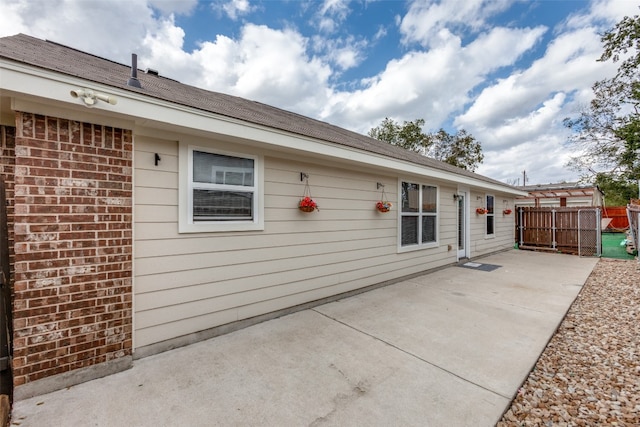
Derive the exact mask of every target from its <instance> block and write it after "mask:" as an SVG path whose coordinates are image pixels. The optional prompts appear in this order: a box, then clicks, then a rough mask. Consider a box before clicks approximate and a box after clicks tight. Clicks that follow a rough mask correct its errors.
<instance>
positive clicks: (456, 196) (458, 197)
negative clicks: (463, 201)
mask: <svg viewBox="0 0 640 427" xmlns="http://www.w3.org/2000/svg"><path fill="white" fill-rule="evenodd" d="M460 197H461V196H460V195H459V194H458V193H453V201H454V202H457V201H458V199H460Z"/></svg>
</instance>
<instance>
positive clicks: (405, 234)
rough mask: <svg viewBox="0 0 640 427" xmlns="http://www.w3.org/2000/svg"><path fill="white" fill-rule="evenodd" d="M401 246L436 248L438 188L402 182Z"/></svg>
mask: <svg viewBox="0 0 640 427" xmlns="http://www.w3.org/2000/svg"><path fill="white" fill-rule="evenodd" d="M400 198H401V201H400V206H401V209H400V217H401V218H400V236H401V237H400V246H402V247H409V246H414V245H415V246H418V247H419V246H425V245H428V246H434V245H436V244H437V242H438V187H434V186H430V185H423V184H419V183H413V182H405V181H403V182H402V186H401V189H400Z"/></svg>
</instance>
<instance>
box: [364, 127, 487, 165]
mask: <svg viewBox="0 0 640 427" xmlns="http://www.w3.org/2000/svg"><path fill="white" fill-rule="evenodd" d="M422 126H424V119H416V120H414V121H409V122H407V121H405V122H404V123H403V124H402V125H400V124H399V123H397V122H396V121H394V120H393V119H390V118H388V117H387V118H385V119H384V120H383V121H382V123H380V125H379V126H377V127H375V128H372V129H371V130H369V136H370V137H372V138H375V139H378V140H380V141H384V142H388V143H389V144H391V145H397V146H399V147H402V148H405V149H407V150H411V151H416V152H418V153H420V154H422V155H424V156H428V157H432V158H434V159H436V160H440V161H443V162H445V163H449V164H451V165H454V166H457V167H460V168H463V169H467V170H470V171H474V170H475V169H476V168H477V167H478V165H479V164H480V163H482V160H483V159H484V155H483V154H482V146H481V144H480V142H479V141H477V140H476V139H475V138H474V137H473V136H472V135H471V134H469V133H467V131H465V130H464V129H461V130H459V131H458V132H456V134H455V135H451V134H449V133H447V132H446V131H445V130H444V129H440V130H439V131H438V132H435V133H430V134H426V133H424V132H423V130H422Z"/></svg>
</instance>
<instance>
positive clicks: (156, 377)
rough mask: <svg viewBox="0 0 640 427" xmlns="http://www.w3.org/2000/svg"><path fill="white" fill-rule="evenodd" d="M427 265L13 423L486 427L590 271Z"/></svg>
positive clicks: (95, 386) (38, 402) (22, 414)
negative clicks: (388, 283)
mask: <svg viewBox="0 0 640 427" xmlns="http://www.w3.org/2000/svg"><path fill="white" fill-rule="evenodd" d="M475 261H476V262H478V263H482V264H484V265H485V266H487V265H488V266H499V267H498V268H495V269H494V270H492V271H483V270H482V269H481V268H482V267H476V268H466V267H465V268H462V267H459V266H454V267H449V268H446V269H442V270H438V271H435V272H432V273H429V274H426V275H423V276H420V277H416V278H413V279H410V280H406V281H403V282H400V283H397V284H395V285H391V286H387V287H384V288H380V289H376V290H373V291H370V292H366V293H363V294H359V295H356V296H352V297H349V298H346V299H343V300H340V301H337V302H333V303H328V304H324V305H321V306H317V307H315V308H313V309H308V310H304V311H300V312H297V313H294V314H291V315H288V316H284V317H281V318H278V319H274V320H270V321H267V322H264V323H261V324H258V325H255V326H252V327H249V328H246V329H243V330H240V331H236V332H233V333H230V334H227V335H223V336H220V337H217V338H213V339H210V340H207V341H203V342H200V343H197V344H193V345H190V346H187V347H183V348H179V349H176V350H172V351H168V352H165V353H162V354H158V355H154V356H150V357H146V358H143V359H140V360H137V361H136V362H135V363H134V367H133V368H132V369H130V370H128V371H125V372H121V373H118V374H115V375H111V376H109V377H105V378H102V379H98V380H94V381H90V382H87V383H84V384H80V385H77V386H75V387H71V388H69V389H65V390H60V391H56V392H53V393H49V394H46V395H42V396H36V397H34V398H31V399H26V400H22V401H18V402H15V404H14V408H13V418H12V422H13V423H14V424H15V425H20V426H22V427H25V426H52V425H58V426H154V427H156V426H213V425H220V426H323V425H326V426H390V425H403V426H448V427H449V426H474V427H477V426H493V425H494V424H495V423H496V422H497V421H498V419H499V418H500V416H501V415H502V413H503V411H504V410H505V409H506V408H507V406H508V405H509V403H510V401H511V398H512V397H513V395H514V394H515V393H516V391H517V389H518V387H519V386H520V384H521V383H522V381H523V380H524V379H525V378H526V376H527V374H528V372H529V371H530V369H531V367H532V366H533V365H534V364H535V362H536V360H537V358H538V356H539V355H540V353H541V352H542V350H543V349H544V347H545V345H546V343H547V341H548V340H549V338H550V337H551V336H552V334H553V333H554V331H555V329H556V327H557V326H558V324H559V323H560V321H561V320H562V318H563V317H564V315H565V313H566V311H567V310H568V308H569V306H570V305H571V303H572V302H573V300H574V299H575V297H576V296H577V294H578V292H579V291H580V289H581V286H582V285H583V284H584V282H585V281H586V279H587V277H588V276H589V274H590V272H591V270H592V269H593V267H594V266H595V264H596V262H597V259H595V258H579V257H577V256H571V255H559V254H548V253H536V252H526V251H517V250H514V251H509V252H503V253H499V254H496V255H492V256H490V257H486V258H482V259H479V260H475Z"/></svg>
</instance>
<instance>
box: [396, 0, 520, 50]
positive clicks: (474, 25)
mask: <svg viewBox="0 0 640 427" xmlns="http://www.w3.org/2000/svg"><path fill="white" fill-rule="evenodd" d="M511 4H512V3H511V1H510V0H442V1H440V2H433V1H429V0H415V1H413V2H412V3H411V5H410V7H409V11H408V13H407V14H406V15H405V16H404V17H403V18H402V22H401V24H400V31H401V33H402V35H403V41H404V42H405V43H413V42H417V43H419V44H421V45H423V46H437V45H438V44H440V43H442V42H446V41H447V39H448V38H449V37H450V35H451V34H452V33H451V29H452V28H453V29H458V28H460V29H471V30H472V31H479V30H482V29H483V28H484V27H485V25H486V19H487V18H488V17H490V16H492V15H494V14H496V13H498V12H501V11H503V10H505V9H507V8H508V7H509V6H510V5H511Z"/></svg>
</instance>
